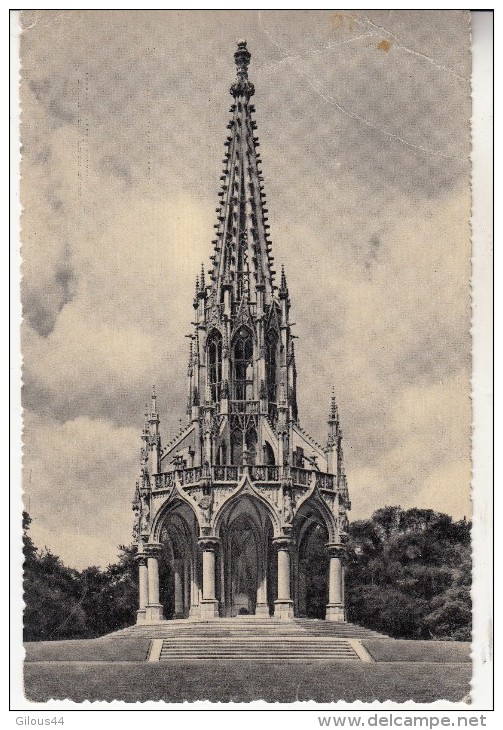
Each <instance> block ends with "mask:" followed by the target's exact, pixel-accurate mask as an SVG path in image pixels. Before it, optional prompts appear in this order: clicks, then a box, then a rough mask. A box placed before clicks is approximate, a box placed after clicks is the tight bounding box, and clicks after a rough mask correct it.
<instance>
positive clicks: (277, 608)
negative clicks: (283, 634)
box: [274, 601, 293, 620]
mask: <svg viewBox="0 0 503 730" xmlns="http://www.w3.org/2000/svg"><path fill="white" fill-rule="evenodd" d="M274 617H275V618H280V619H286V620H289V619H292V618H293V601H274Z"/></svg>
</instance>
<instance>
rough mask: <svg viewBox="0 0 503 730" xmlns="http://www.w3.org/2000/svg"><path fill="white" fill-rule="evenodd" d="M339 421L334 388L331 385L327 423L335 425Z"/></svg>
mask: <svg viewBox="0 0 503 730" xmlns="http://www.w3.org/2000/svg"><path fill="white" fill-rule="evenodd" d="M338 420H339V411H338V408H337V403H336V402H335V387H334V386H333V385H332V398H331V401H330V415H329V417H328V422H329V423H337V421H338Z"/></svg>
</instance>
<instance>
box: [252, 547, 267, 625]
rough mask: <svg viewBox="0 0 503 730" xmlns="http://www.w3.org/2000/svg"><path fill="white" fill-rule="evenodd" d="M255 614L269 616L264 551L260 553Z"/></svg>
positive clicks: (265, 556)
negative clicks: (260, 560)
mask: <svg viewBox="0 0 503 730" xmlns="http://www.w3.org/2000/svg"><path fill="white" fill-rule="evenodd" d="M255 615H256V616H269V606H268V605H267V555H266V554H265V551H264V553H263V554H262V562H261V566H260V575H259V581H258V586H257V605H256V606H255Z"/></svg>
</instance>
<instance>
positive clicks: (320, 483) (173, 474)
mask: <svg viewBox="0 0 503 730" xmlns="http://www.w3.org/2000/svg"><path fill="white" fill-rule="evenodd" d="M245 468H247V469H248V474H249V476H250V479H251V480H252V481H253V482H259V483H269V484H270V483H273V484H274V483H276V484H277V483H279V482H280V480H281V474H280V467H279V466H275V465H271V464H253V465H250V466H248V467H244V466H232V465H225V466H213V467H211V469H210V470H209V475H208V473H207V472H206V470H205V469H203V467H201V466H192V467H185V468H182V469H176V470H174V471H170V472H163V473H162V474H156V475H155V476H154V485H155V486H154V488H155V489H172V488H173V487H174V486H175V483H176V482H177V481H178V483H179V484H180V485H181V486H190V485H196V484H199V483H200V481H201V480H202V479H205V478H206V479H207V478H208V476H211V481H212V482H214V483H222V482H223V483H231V484H232V483H234V484H235V483H237V482H238V481H239V479H240V478H241V477H242V475H243V472H244V469H245ZM312 474H313V472H312V470H311V469H301V468H300V467H290V468H289V469H287V471H286V473H285V476H290V477H291V480H292V484H293V485H294V486H298V487H306V488H307V487H309V486H310V485H311V478H312ZM315 474H316V486H317V487H318V488H319V489H323V490H327V491H331V492H332V491H334V489H335V488H336V478H335V476H334V475H333V474H325V473H324V472H315Z"/></svg>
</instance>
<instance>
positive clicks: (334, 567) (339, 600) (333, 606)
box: [325, 543, 346, 622]
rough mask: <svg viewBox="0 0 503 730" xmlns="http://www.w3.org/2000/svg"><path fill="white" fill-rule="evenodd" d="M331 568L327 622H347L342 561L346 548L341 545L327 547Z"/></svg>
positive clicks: (334, 544) (332, 544) (331, 544)
mask: <svg viewBox="0 0 503 730" xmlns="http://www.w3.org/2000/svg"><path fill="white" fill-rule="evenodd" d="M327 550H328V556H329V558H330V566H329V573H328V604H327V613H326V616H325V620H326V621H339V622H341V621H345V620H346V619H345V615H344V613H345V612H344V586H343V580H344V569H343V565H342V559H343V557H344V547H343V545H341V544H340V543H329V544H328V545H327Z"/></svg>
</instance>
